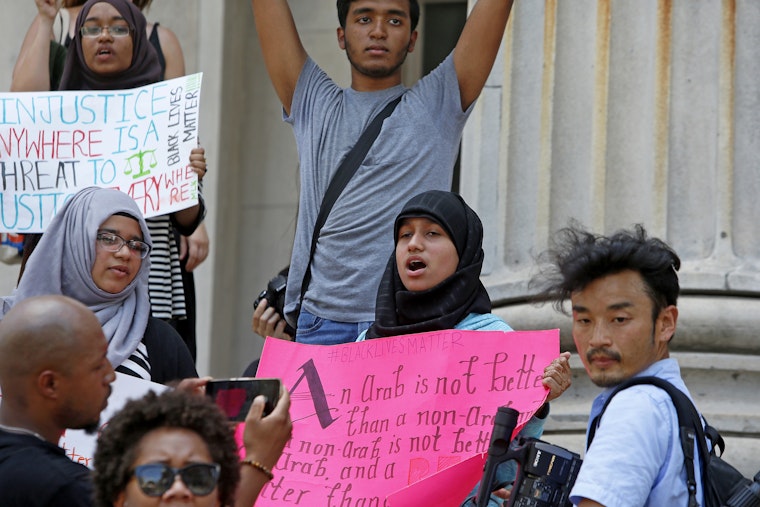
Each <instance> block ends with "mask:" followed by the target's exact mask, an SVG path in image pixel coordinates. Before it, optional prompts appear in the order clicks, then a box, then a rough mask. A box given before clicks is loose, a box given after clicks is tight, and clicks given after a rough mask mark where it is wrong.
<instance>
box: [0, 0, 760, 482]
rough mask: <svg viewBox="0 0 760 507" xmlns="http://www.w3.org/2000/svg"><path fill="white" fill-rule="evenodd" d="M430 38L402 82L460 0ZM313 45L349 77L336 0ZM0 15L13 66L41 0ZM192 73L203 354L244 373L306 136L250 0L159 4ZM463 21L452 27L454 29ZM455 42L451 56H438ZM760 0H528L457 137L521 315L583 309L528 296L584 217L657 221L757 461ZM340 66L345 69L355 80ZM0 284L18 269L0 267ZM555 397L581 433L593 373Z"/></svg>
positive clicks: (711, 400) (706, 405)
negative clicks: (201, 188)
mask: <svg viewBox="0 0 760 507" xmlns="http://www.w3.org/2000/svg"><path fill="white" fill-rule="evenodd" d="M422 3H423V15H422V20H421V26H420V32H421V41H422V43H421V44H419V45H418V48H417V50H416V51H415V52H414V53H413V54H411V55H410V57H409V60H408V62H407V65H406V67H405V81H408V82H409V83H411V82H413V81H414V80H415V79H417V78H418V77H419V76H420V75H421V74H423V73H424V72H425V70H426V69H427V68H429V67H430V65H432V63H431V62H435V60H436V59H440V57H441V56H440V52H441V47H444V46H445V44H443V43H442V42H441V41H443V40H446V41H447V42H446V44H448V43H449V42H450V40H452V37H453V39H455V33H456V30H457V29H458V28H457V27H458V26H460V23H461V20H462V19H463V18H462V16H463V15H464V14H465V10H466V4H465V3H464V2H461V1H460V2H456V1H451V2H446V1H434V0H430V1H423V2H422ZM290 5H291V7H292V10H293V12H294V16H295V18H296V23H297V25H298V26H299V29H300V33H301V37H302V39H303V42H304V45H305V47H306V48H307V51H308V52H309V54H310V55H311V56H312V57H313V58H314V59H315V60H316V61H317V62H318V63H319V64H320V66H322V67H323V68H324V69H325V70H326V71H327V72H328V74H330V75H331V76H333V77H334V78H336V81H338V83H339V84H342V85H344V86H345V85H347V80H348V75H349V73H348V66H347V62H346V59H345V56H344V55H343V54H342V52H341V51H340V50H339V49H338V47H337V43H336V37H335V28H336V27H337V26H338V22H337V18H336V15H335V4H334V2H333V1H323V0H319V2H317V1H315V0H291V1H290ZM9 9H10V10H11V11H13V12H12V15H6V16H3V17H2V20H0V23H2V24H3V29H4V33H5V34H6V41H12V42H11V43H8V42H7V43H6V44H4V45H3V47H2V48H0V51H2V56H3V63H2V65H3V67H4V70H5V72H4V73H3V74H2V76H0V78H1V79H2V84H1V86H2V89H4V90H7V89H8V86H9V84H10V73H11V70H12V67H13V62H14V60H15V56H16V54H17V52H18V47H19V46H20V43H21V40H22V38H23V35H24V32H25V29H26V26H27V25H28V22H29V21H31V19H32V17H33V16H34V13H35V8H34V3H33V2H31V1H25V2H14V5H13V6H12V7H10V8H9ZM148 18H149V19H151V20H157V21H160V22H162V23H164V24H165V25H166V26H168V27H169V28H171V29H172V30H174V31H175V32H176V33H177V35H178V36H179V38H180V41H181V42H182V46H183V49H184V52H185V59H186V66H187V71H188V72H203V74H204V75H203V92H202V106H201V120H200V124H201V142H202V144H203V145H204V146H205V147H206V149H207V153H208V154H209V164H210V171H209V173H208V175H207V178H206V186H205V192H206V196H207V202H208V204H209V213H208V218H207V224H208V229H209V233H210V235H211V238H212V246H211V254H210V256H209V258H208V260H207V261H206V263H205V264H204V265H202V266H201V267H200V268H199V269H198V271H197V275H196V283H197V291H198V303H199V329H198V331H199V340H200V341H199V347H198V354H199V364H198V366H199V370H200V371H201V372H202V373H208V374H211V375H215V376H236V375H239V374H240V373H241V372H242V370H243V368H244V367H245V365H246V364H247V363H248V362H249V361H250V360H252V359H254V358H256V357H258V354H259V353H260V350H261V346H262V344H263V341H262V340H261V338H259V337H257V336H256V335H254V334H253V333H252V332H251V330H250V321H251V313H252V303H253V300H254V299H255V297H256V296H257V294H258V293H259V292H260V290H261V289H263V288H264V287H265V286H266V282H267V280H268V279H269V278H270V277H271V276H273V275H274V274H275V273H276V272H277V271H278V270H279V269H280V268H282V267H283V266H284V265H285V264H287V263H288V260H289V254H290V248H291V242H292V238H293V231H294V226H295V216H296V212H297V195H298V173H297V165H298V160H297V154H296V151H295V145H294V141H293V135H292V132H291V129H290V127H289V126H288V125H287V124H285V123H284V122H282V112H281V107H280V105H279V102H278V100H277V97H276V96H275V94H274V91H273V89H272V86H271V84H270V82H269V79H268V77H267V75H266V71H265V69H264V65H263V61H262V57H261V52H260V49H259V47H258V42H257V39H256V33H255V28H254V24H253V15H252V13H251V7H250V3H249V2H248V1H247V0H225V1H212V2H210V1H205V2H204V1H201V0H155V2H154V5H153V6H152V7H151V8H150V10H149V12H148ZM452 34H454V35H452ZM444 54H445V52H444ZM759 67H760V3H758V2H756V1H755V0H700V1H693V0H635V1H633V0H614V1H613V0H573V1H572V2H570V1H562V0H516V1H515V7H514V10H513V13H512V17H511V19H510V23H509V26H508V29H507V33H506V35H505V38H504V44H503V46H502V51H501V52H500V55H499V58H498V60H497V63H496V65H495V68H494V70H493V72H492V75H491V78H490V79H489V82H488V83H487V86H486V88H485V90H484V91H483V94H482V96H481V98H480V100H479V101H478V103H477V105H476V108H475V111H474V112H473V114H472V116H471V118H470V120H469V123H468V126H467V129H466V131H465V135H464V139H463V143H462V156H461V168H460V173H459V178H458V189H459V190H460V191H461V192H462V194H463V195H464V196H465V198H466V199H467V201H468V202H469V203H471V204H472V206H473V208H475V209H476V211H478V213H479V214H480V216H481V217H483V222H484V224H486V231H485V245H484V246H485V250H486V265H485V269H484V276H483V280H484V283H485V284H486V286H487V287H488V290H489V293H490V294H491V297H492V299H493V300H494V302H495V306H496V312H497V313H499V314H500V315H502V316H503V317H504V318H505V319H506V320H507V321H508V322H509V323H510V324H511V325H512V326H513V327H514V328H516V329H538V328H543V329H546V328H555V327H558V328H560V329H561V330H562V348H563V350H565V349H567V350H574V349H573V345H572V338H571V336H570V332H569V324H570V319H569V318H568V317H567V316H564V315H561V314H558V313H556V312H555V311H554V310H553V309H552V308H551V307H550V306H548V305H547V306H543V307H541V306H535V305H533V304H531V303H530V302H529V299H530V296H531V288H530V286H529V283H528V282H529V280H530V278H531V277H532V276H533V275H534V274H535V272H536V265H535V257H536V255H537V254H538V253H540V252H541V251H542V250H544V249H545V248H546V247H547V246H548V245H549V242H550V239H551V236H552V234H553V232H554V231H556V230H557V229H558V228H561V227H563V226H565V225H567V224H568V223H569V221H570V220H574V221H576V222H578V223H580V224H582V225H584V226H586V227H587V228H590V229H592V230H594V231H597V232H600V233H609V232H613V231H614V230H616V229H618V228H622V227H630V226H631V225H632V224H635V223H642V224H644V225H645V226H646V228H647V229H648V231H649V232H650V233H651V234H652V235H656V236H659V237H661V238H663V239H665V240H666V241H667V242H668V243H670V244H671V245H672V246H673V247H674V248H675V250H676V251H677V252H678V253H679V255H680V256H681V258H682V261H683V267H682V269H681V272H680V278H681V282H682V287H683V293H682V296H681V299H680V302H679V308H680V318H679V328H678V332H677V334H676V336H675V338H674V341H673V346H672V349H673V350H674V355H675V357H677V358H678V359H679V361H680V362H681V365H682V368H683V370H684V376H685V378H686V382H687V384H688V385H689V387H690V388H691V390H692V393H693V394H694V396H695V398H696V400H697V403H698V405H699V407H700V408H701V409H702V410H703V411H704V412H705V415H706V417H707V418H708V420H709V421H710V422H711V423H712V424H713V425H714V426H716V427H718V428H719V429H721V431H722V432H723V433H724V434H725V435H726V436H728V437H729V438H728V439H727V441H728V446H729V450H728V452H727V455H726V456H727V459H728V460H729V461H730V462H732V463H735V464H737V465H739V466H740V468H742V470H743V471H744V472H745V474H747V475H754V473H755V472H756V471H757V470H758V469H760V461H758V460H757V459H756V458H755V456H757V455H758V451H760V445H758V443H757V440H756V439H757V437H758V434H759V433H760V394H759V393H758V389H756V386H757V385H760V383H759V382H758V381H759V380H760V357H759V355H760V345H759V344H758V337H757V332H756V329H757V327H758V322H760V317H758V315H760V227H758V225H757V217H759V216H760V199H758V198H757V195H759V194H760V79H758V75H759V73H758V70H759V69H758V68H759ZM341 80H343V81H341ZM0 277H2V288H3V290H4V293H7V292H8V291H9V288H10V287H12V280H15V278H14V277H15V274H14V272H13V269H12V268H7V267H3V268H2V270H1V271H0ZM573 365H574V369H575V384H574V387H573V388H572V389H571V390H570V391H568V393H566V394H565V395H564V396H563V397H562V398H561V399H560V400H558V401H557V402H556V403H555V404H554V408H553V410H552V414H551V416H550V422H549V425H548V428H547V436H546V438H547V440H550V441H553V442H555V443H560V444H562V443H566V445H567V446H568V447H570V448H572V449H574V450H580V449H582V446H583V439H582V434H583V431H584V429H585V424H586V415H587V413H588V408H589V406H590V400H591V399H592V398H593V397H594V396H595V395H596V393H597V392H598V389H597V388H595V387H594V386H592V385H590V383H589V382H588V380H587V378H586V375H585V373H584V372H583V369H582V366H581V365H580V361H579V360H577V358H575V357H574V358H573Z"/></svg>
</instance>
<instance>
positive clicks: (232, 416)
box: [206, 377, 280, 421]
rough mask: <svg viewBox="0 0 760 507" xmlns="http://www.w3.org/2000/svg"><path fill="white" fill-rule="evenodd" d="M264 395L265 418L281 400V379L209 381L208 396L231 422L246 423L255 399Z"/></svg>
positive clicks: (251, 378) (250, 378)
mask: <svg viewBox="0 0 760 507" xmlns="http://www.w3.org/2000/svg"><path fill="white" fill-rule="evenodd" d="M260 394H262V395H264V396H265V397H266V399H267V401H266V404H265V405H264V414H263V415H264V416H267V415H269V414H270V413H271V412H272V410H274V406H275V405H276V404H277V400H279V398H280V379H277V378H253V377H239V378H229V379H214V380H209V381H208V383H207V384H206V395H207V396H210V397H211V399H212V400H214V402H215V403H216V404H217V405H218V406H219V407H221V409H222V410H223V411H224V413H225V414H227V418H228V419H229V420H230V421H245V416H246V415H247V414H248V410H249V409H250V408H251V404H252V403H253V400H254V398H256V396H258V395H260Z"/></svg>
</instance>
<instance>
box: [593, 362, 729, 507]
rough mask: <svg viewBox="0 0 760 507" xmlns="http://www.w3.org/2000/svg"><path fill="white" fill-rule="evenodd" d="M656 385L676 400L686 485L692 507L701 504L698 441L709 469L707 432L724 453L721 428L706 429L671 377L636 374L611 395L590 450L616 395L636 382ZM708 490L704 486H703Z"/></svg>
mask: <svg viewBox="0 0 760 507" xmlns="http://www.w3.org/2000/svg"><path fill="white" fill-rule="evenodd" d="M642 384H645V385H653V386H656V387H659V388H660V389H662V390H664V391H665V392H667V393H668V395H670V399H671V400H672V402H673V406H674V407H675V409H676V414H678V427H679V436H680V441H681V450H682V451H683V457H684V464H685V465H686V486H687V489H688V491H689V507H698V506H699V503H698V502H697V480H696V473H695V471H694V470H695V464H694V443H695V442H696V443H697V449H698V452H699V456H697V457H698V458H699V462H700V463H701V465H702V470H705V469H706V466H707V459H708V455H709V451H708V449H707V441H706V440H705V431H707V432H708V435H709V437H710V440H711V441H712V443H713V445H714V446H719V447H720V449H721V452H723V447H724V443H723V438H722V437H721V436H720V435H719V434H718V431H717V430H716V429H715V428H713V427H711V426H707V427H706V429H705V428H703V426H702V417H701V416H700V415H699V413H698V412H697V409H696V408H695V407H694V403H692V402H691V400H690V399H689V397H688V396H686V394H684V393H683V391H681V390H680V389H678V388H677V387H675V386H674V385H673V384H671V383H670V382H668V381H667V380H663V379H661V378H658V377H652V376H647V377H633V378H630V379H628V380H626V381H625V382H623V383H621V384H620V385H618V386H617V387H615V389H614V390H613V391H612V392H611V393H610V396H609V398H607V401H606V402H605V403H604V406H603V407H602V410H601V412H599V415H597V416H596V417H595V418H594V420H593V421H592V423H591V425H590V426H589V432H588V438H587V440H586V449H588V448H589V447H591V442H592V441H593V439H594V434H595V433H596V428H597V426H598V425H599V421H600V420H601V418H602V414H604V411H605V410H606V409H607V405H609V404H610V401H611V400H612V398H613V397H614V396H615V395H616V394H617V393H619V392H620V391H622V390H623V389H627V388H629V387H631V386H635V385H642ZM702 479H703V480H702V483H703V484H704V473H703V477H702ZM703 489H704V488H703Z"/></svg>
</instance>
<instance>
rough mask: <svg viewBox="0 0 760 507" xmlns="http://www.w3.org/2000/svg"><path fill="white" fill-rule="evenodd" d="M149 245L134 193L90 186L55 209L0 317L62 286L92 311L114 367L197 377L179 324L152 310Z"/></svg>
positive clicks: (148, 375) (159, 378) (156, 377)
mask: <svg viewBox="0 0 760 507" xmlns="http://www.w3.org/2000/svg"><path fill="white" fill-rule="evenodd" d="M150 250H151V239H150V233H149V232H148V227H147V225H146V224H145V220H144V218H143V216H142V214H141V213H140V210H139V208H138V207H137V204H136V203H135V201H134V200H132V198H131V197H129V196H128V195H127V194H125V193H123V192H120V191H118V190H112V189H106V188H97V187H90V188H85V189H83V190H81V191H79V192H78V193H77V194H75V195H74V196H73V197H71V198H70V199H69V200H68V201H67V202H66V203H65V204H64V205H63V207H62V208H61V209H60V210H59V211H58V213H56V215H55V216H54V217H53V219H52V221H51V222H50V225H49V226H48V227H47V229H46V230H45V233H44V234H43V235H42V238H41V239H40V242H39V244H38V245H37V248H36V249H35V250H34V252H33V254H32V255H31V256H30V257H29V260H28V262H27V265H26V269H25V271H24V274H23V276H22V277H21V280H20V281H19V284H18V287H17V288H16V290H15V291H14V292H13V294H12V295H11V296H8V297H4V298H1V300H2V307H1V308H0V318H1V317H2V315H5V313H7V312H8V310H10V308H11V307H13V305H15V304H16V303H18V302H19V301H22V300H24V299H26V298H29V297H32V296H38V295H43V294H63V295H65V296H69V297H71V298H74V299H76V300H78V301H80V302H81V303H83V304H85V305H86V306H88V307H89V308H90V310H92V311H93V312H94V313H95V315H96V316H97V318H98V320H99V321H100V324H101V325H102V326H103V332H104V333H105V335H106V338H107V339H108V359H109V361H111V364H112V365H113V366H114V368H115V369H116V371H120V372H122V373H126V374H129V375H132V376H136V377H141V378H144V379H146V380H152V381H154V382H159V383H167V382H169V381H171V380H176V379H182V378H188V377H197V376H198V374H197V372H196V370H195V366H194V363H193V360H192V357H191V356H190V352H189V351H188V349H187V346H186V345H185V344H184V342H183V341H182V339H181V338H180V336H179V335H178V334H177V332H176V331H175V330H174V328H172V327H171V326H170V325H169V324H167V323H166V322H163V321H161V320H159V319H156V318H154V317H151V316H150V300H149V297H148V272H149V271H150V257H149V256H148V254H149V253H150Z"/></svg>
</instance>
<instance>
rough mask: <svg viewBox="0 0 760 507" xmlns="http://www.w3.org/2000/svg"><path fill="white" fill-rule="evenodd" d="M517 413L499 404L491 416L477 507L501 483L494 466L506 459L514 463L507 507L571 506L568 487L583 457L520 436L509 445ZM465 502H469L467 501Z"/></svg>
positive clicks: (480, 506) (486, 504) (570, 485)
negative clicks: (514, 471)
mask: <svg viewBox="0 0 760 507" xmlns="http://www.w3.org/2000/svg"><path fill="white" fill-rule="evenodd" d="M518 415H519V412H517V411H516V410H515V409H512V408H508V407H499V410H498V411H497V413H496V417H495V419H494V428H493V432H492V433H491V443H490V445H489V448H488V459H487V460H486V465H485V468H484V471H483V477H482V479H481V481H480V490H479V491H478V495H477V497H476V498H477V500H476V503H475V504H474V505H475V506H476V507H487V506H488V501H489V499H490V496H491V493H492V492H493V491H495V490H497V489H499V488H502V487H504V486H505V485H503V484H494V477H495V475H496V469H497V468H498V466H499V465H501V464H502V463H504V462H506V461H512V460H514V461H516V462H517V476H516V477H515V481H514V483H513V485H512V493H511V495H510V497H509V500H508V503H506V504H505V505H507V506H508V507H571V506H572V503H571V502H570V490H571V489H572V487H573V484H574V483H575V479H576V477H577V476H578V471H579V470H580V468H581V463H582V462H583V460H582V459H581V457H580V456H579V455H578V454H576V453H574V452H570V451H568V450H567V449H564V448H562V447H558V446H556V445H552V444H549V443H547V442H544V441H541V440H536V439H533V438H529V439H520V440H518V441H517V445H516V446H510V440H511V439H512V433H513V432H514V430H515V427H516V426H517V417H518ZM466 505H472V504H471V503H468V504H466Z"/></svg>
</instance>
